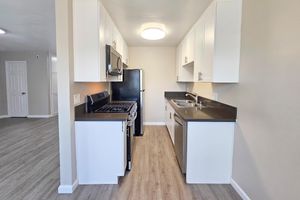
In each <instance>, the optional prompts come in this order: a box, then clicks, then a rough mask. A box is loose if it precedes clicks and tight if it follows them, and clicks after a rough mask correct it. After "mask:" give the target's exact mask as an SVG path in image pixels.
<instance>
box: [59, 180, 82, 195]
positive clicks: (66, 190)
mask: <svg viewBox="0 0 300 200" xmlns="http://www.w3.org/2000/svg"><path fill="white" fill-rule="evenodd" d="M77 186H78V179H76V180H75V181H74V183H73V185H60V186H59V187H58V190H57V191H58V194H72V193H73V192H74V191H75V189H76V188H77Z"/></svg>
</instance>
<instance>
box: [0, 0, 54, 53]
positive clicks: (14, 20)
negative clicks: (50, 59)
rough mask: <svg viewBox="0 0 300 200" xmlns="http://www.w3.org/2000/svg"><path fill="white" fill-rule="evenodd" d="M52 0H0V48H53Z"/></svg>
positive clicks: (34, 49) (21, 49)
mask: <svg viewBox="0 0 300 200" xmlns="http://www.w3.org/2000/svg"><path fill="white" fill-rule="evenodd" d="M54 7H55V6H54V0H0V28H3V29H5V30H7V32H8V33H7V34H6V35H0V51H27V50H33V51H37V50H43V51H48V50H49V51H55V10H54V9H55V8H54Z"/></svg>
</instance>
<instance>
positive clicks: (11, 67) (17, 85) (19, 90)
mask: <svg viewBox="0 0 300 200" xmlns="http://www.w3.org/2000/svg"><path fill="white" fill-rule="evenodd" d="M5 70H6V87H7V106H8V115H9V116H11V117H27V115H28V90H27V64H26V61H6V62H5Z"/></svg>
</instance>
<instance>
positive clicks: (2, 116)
mask: <svg viewBox="0 0 300 200" xmlns="http://www.w3.org/2000/svg"><path fill="white" fill-rule="evenodd" d="M5 118H9V116H8V115H0V119H5Z"/></svg>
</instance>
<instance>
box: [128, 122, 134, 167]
mask: <svg viewBox="0 0 300 200" xmlns="http://www.w3.org/2000/svg"><path fill="white" fill-rule="evenodd" d="M134 132H135V130H134V120H133V121H131V122H129V123H127V170H128V171H130V170H131V168H132V157H133V144H134V137H133V135H134Z"/></svg>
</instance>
